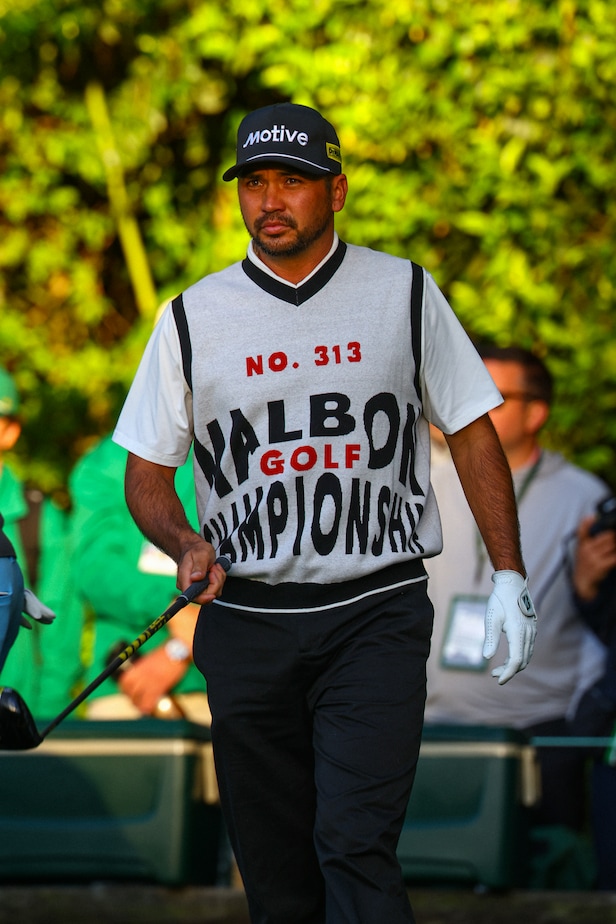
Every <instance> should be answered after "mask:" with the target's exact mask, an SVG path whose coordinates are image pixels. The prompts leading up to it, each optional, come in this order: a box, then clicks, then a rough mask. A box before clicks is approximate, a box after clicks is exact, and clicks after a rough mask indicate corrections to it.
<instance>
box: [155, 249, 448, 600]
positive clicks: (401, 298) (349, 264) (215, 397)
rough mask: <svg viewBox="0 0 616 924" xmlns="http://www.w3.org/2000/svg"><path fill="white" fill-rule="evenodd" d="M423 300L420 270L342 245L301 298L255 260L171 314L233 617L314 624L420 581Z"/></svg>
mask: <svg viewBox="0 0 616 924" xmlns="http://www.w3.org/2000/svg"><path fill="white" fill-rule="evenodd" d="M424 288H425V274H424V271H423V269H422V268H421V267H419V266H417V265H416V264H413V263H411V262H410V261H408V260H403V259H400V258H397V257H392V256H390V255H387V254H384V253H378V252H375V251H372V250H368V249H367V248H363V247H356V246H352V245H348V246H347V245H346V244H344V243H343V242H342V241H341V242H340V243H339V246H338V248H337V249H336V251H335V252H334V254H333V255H332V257H331V258H330V259H329V260H328V261H327V263H326V264H325V265H324V266H322V267H321V268H320V269H319V271H318V272H317V273H316V274H315V275H314V276H312V277H311V278H310V279H309V280H308V281H307V282H306V283H305V284H303V285H300V286H299V287H297V288H295V287H291V286H288V285H285V284H284V283H283V282H279V281H278V280H277V279H275V278H273V277H272V276H270V275H269V274H267V273H265V272H262V271H261V270H260V269H259V268H258V267H257V266H256V265H255V264H254V263H252V262H251V261H250V260H248V259H246V260H244V261H243V262H242V263H236V264H234V265H232V266H230V267H228V268H227V269H225V270H223V271H222V272H220V273H215V274H213V275H210V276H207V277H205V278H204V279H202V280H201V281H200V282H198V283H196V284H195V285H194V286H192V287H191V288H189V289H187V290H186V291H185V292H184V293H183V294H182V295H180V296H178V297H177V298H176V299H175V300H174V303H173V312H174V317H175V321H176V326H177V330H178V334H179V339H180V344H181V348H182V361H183V369H184V375H185V378H186V381H187V384H188V386H189V388H190V389H191V391H192V395H193V416H194V445H195V459H196V484H197V503H198V507H199V510H200V514H201V526H202V530H203V534H204V536H205V537H206V539H207V540H208V541H210V542H212V543H213V545H214V546H215V547H216V549H217V550H218V551H219V552H220V553H221V554H225V555H228V556H229V557H230V558H231V560H232V562H233V569H232V575H233V578H232V579H230V580H229V581H228V582H227V583H228V586H227V588H226V589H225V595H224V599H225V601H227V602H230V603H231V604H233V605H242V606H247V607H250V608H253V607H254V608H257V609H264V608H274V609H282V610H290V611H293V610H295V609H298V610H305V609H314V608H322V607H328V606H331V605H338V604H339V603H340V602H346V601H348V600H349V599H354V598H356V597H358V596H361V595H364V594H371V593H375V592H380V591H381V590H382V589H384V588H390V587H398V586H401V585H404V584H408V583H411V582H413V581H416V580H422V579H423V578H424V576H425V572H424V569H423V565H422V561H421V560H422V558H423V557H424V556H425V555H426V554H434V551H435V550H438V548H437V546H438V543H439V541H440V540H439V529H438V513H437V511H436V507H435V504H434V500H433V498H432V495H431V492H430V489H429V449H428V424H427V421H426V420H425V418H424V417H423V415H422V405H421V388H420V381H421V359H422V356H421V352H422V314H423V300H424Z"/></svg>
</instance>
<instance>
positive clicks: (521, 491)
mask: <svg viewBox="0 0 616 924" xmlns="http://www.w3.org/2000/svg"><path fill="white" fill-rule="evenodd" d="M542 461H543V453H542V452H540V453H539V455H538V456H537V458H536V459H535V461H534V462H533V464H532V465H531V467H530V468H529V470H528V471H527V472H526V475H525V476H524V480H523V481H522V484H521V485H520V487H519V488H518V490H517V491H515V499H516V505H517V507H518V509H519V507H520V505H521V503H522V500H523V498H524V496H525V495H526V493H527V491H528V489H529V488H530V486H531V484H532V482H533V481H534V480H535V477H536V475H537V472H538V471H539V466H540V465H541V463H542ZM514 490H515V488H514ZM487 560H488V553H487V550H486V547H485V545H484V542H483V539H482V538H481V533H480V532H479V529H478V528H477V524H475V562H476V564H475V584H479V582H480V581H481V576H482V574H483V569H484V567H485V564H486V562H487Z"/></svg>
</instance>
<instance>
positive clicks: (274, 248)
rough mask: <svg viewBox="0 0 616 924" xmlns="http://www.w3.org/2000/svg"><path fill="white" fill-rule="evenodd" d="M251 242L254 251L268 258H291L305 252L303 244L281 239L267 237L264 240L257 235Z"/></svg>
mask: <svg viewBox="0 0 616 924" xmlns="http://www.w3.org/2000/svg"><path fill="white" fill-rule="evenodd" d="M253 242H254V246H255V248H256V250H260V251H261V253H264V254H266V255H267V256H268V257H293V256H295V255H296V254H298V253H301V252H302V250H305V246H304V244H303V242H301V241H288V240H283V239H282V238H275V237H271V238H270V237H268V238H266V239H265V240H264V239H263V237H261V236H260V235H258V236H257V237H255V238H253Z"/></svg>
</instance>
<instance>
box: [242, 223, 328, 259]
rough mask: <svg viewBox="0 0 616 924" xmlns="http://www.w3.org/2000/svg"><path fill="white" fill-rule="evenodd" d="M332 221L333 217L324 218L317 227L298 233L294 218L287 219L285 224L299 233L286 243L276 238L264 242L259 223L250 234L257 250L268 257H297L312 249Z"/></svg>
mask: <svg viewBox="0 0 616 924" xmlns="http://www.w3.org/2000/svg"><path fill="white" fill-rule="evenodd" d="M330 221H331V215H327V216H324V217H323V220H322V221H321V223H320V224H319V225H317V226H316V227H312V228H308V229H306V230H305V231H298V229H297V225H296V223H295V221H294V220H293V219H292V218H288V219H285V224H286V225H287V226H288V227H289V228H292V229H293V230H294V231H297V235H296V237H295V240H294V241H290V242H285V241H283V240H280V241H277V240H276V239H275V238H272V239H271V240H265V241H264V240H263V238H262V237H261V236H260V234H259V228H258V224H259V223H258V222H257V223H256V225H255V230H254V232H251V231H250V228H248V229H247V230H248V232H249V234H251V237H252V242H253V246H254V247H255V249H256V250H260V251H261V252H262V253H264V254H265V255H266V256H268V257H296V256H298V255H299V254H302V253H304V252H305V251H306V250H308V248H309V247H311V246H312V245H313V244H314V243H315V241H318V240H319V239H320V238H321V237H323V235H324V234H325V232H326V231H327V230H328V228H329V224H330Z"/></svg>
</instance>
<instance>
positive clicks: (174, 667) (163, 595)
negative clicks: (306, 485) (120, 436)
mask: <svg viewBox="0 0 616 924" xmlns="http://www.w3.org/2000/svg"><path fill="white" fill-rule="evenodd" d="M126 456H127V453H126V451H125V450H124V449H122V448H121V447H119V446H118V445H117V444H115V443H113V442H112V440H111V438H110V437H105V438H103V439H102V440H101V441H100V442H99V443H98V444H96V445H95V446H94V448H93V449H91V450H90V451H89V452H87V453H86V455H85V456H83V457H82V459H80V461H79V462H78V463H77V464H76V466H75V468H74V469H73V472H72V474H71V476H70V479H69V487H70V493H71V498H72V505H73V507H72V514H71V527H70V533H71V573H72V584H73V587H74V589H75V591H76V592H77V593H78V594H79V595H80V597H81V598H82V600H83V601H84V602H85V605H86V607H87V609H88V611H89V614H90V618H89V620H88V624H90V625H92V627H93V630H94V631H93V635H94V638H93V643H92V656H91V663H90V664H89V667H88V671H87V677H86V682H89V681H91V680H92V679H93V678H94V677H95V676H97V675H98V674H99V673H100V672H101V671H102V670H103V669H104V668H105V666H106V664H107V663H108V662H109V660H110V658H111V656H112V653H113V652H114V650H116V653H117V649H118V648H121V647H124V646H125V645H126V644H128V643H129V642H131V641H132V640H133V639H134V638H136V637H137V636H138V635H139V634H140V633H141V632H142V631H143V630H144V629H145V628H146V626H148V625H149V623H150V622H152V620H153V619H154V618H155V617H156V616H158V615H159V614H160V613H161V612H163V611H164V610H165V609H166V608H167V607H168V605H169V603H170V602H171V601H172V600H173V599H174V598H175V596H176V595H177V594H178V592H179V591H178V589H177V588H176V584H175V582H176V567H175V564H174V562H172V561H171V559H169V558H168V557H167V556H166V555H164V554H163V553H162V552H160V551H159V550H158V549H156V548H155V547H154V546H153V545H152V544H151V543H149V542H148V541H147V540H145V539H144V537H143V536H142V534H141V533H140V531H139V529H138V528H137V526H136V525H135V523H134V521H133V519H132V517H131V515H130V513H129V511H128V508H127V506H126V501H125V498H124V471H125V468H126ZM176 485H177V489H178V492H179V494H180V496H181V497H183V499H184V501H185V503H186V507H187V509H188V510H189V511H191V512H192V516H193V522H194V523H195V525H196V524H197V512H196V502H195V499H194V480H193V474H192V464H191V460H189V461H188V462H187V464H186V465H185V466H184V467H183V468H182V469H180V470H179V471H178V473H177V478H176ZM198 612H199V607H197V606H194V605H192V604H191V605H189V606H187V607H185V608H184V609H183V610H182V611H181V612H180V613H178V614H177V615H176V616H175V617H174V618H173V619H172V620H171V621H170V622H169V623H168V624H167V626H166V627H165V628H164V629H162V630H161V631H160V632H159V633H157V634H156V635H155V636H154V637H153V638H152V639H151V640H150V641H148V643H147V646H144V648H143V650H142V651H139V652H138V656H137V657H136V658H133V659H131V660H130V661H128V662H127V663H126V665H125V666H124V668H123V670H122V672H121V674H120V675H119V676H118V677H117V678H115V679H112V678H110V679H109V680H106V681H105V682H104V683H103V684H101V686H100V687H99V688H98V689H97V690H96V691H95V692H94V693H93V694H92V695H91V696H90V697H89V698H88V700H87V701H86V702H87V709H86V715H87V717H88V718H89V719H97V718H100V719H120V718H127V719H128V718H138V717H139V716H141V715H158V716H160V717H162V718H165V717H168V718H177V717H186V718H188V719H190V720H191V721H196V722H202V723H205V724H209V721H210V713H209V707H208V704H207V695H206V693H205V692H204V683H203V677H202V676H201V674H200V673H199V671H198V670H197V669H196V668H195V666H194V664H193V662H192V637H193V633H194V627H195V624H196V619H197V616H198Z"/></svg>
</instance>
